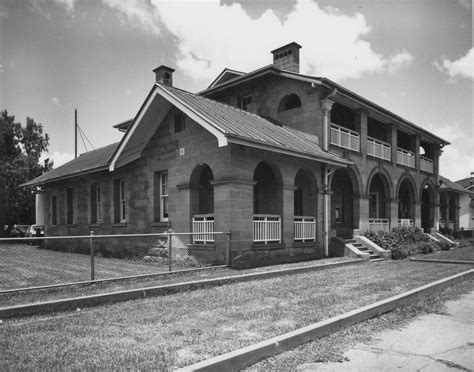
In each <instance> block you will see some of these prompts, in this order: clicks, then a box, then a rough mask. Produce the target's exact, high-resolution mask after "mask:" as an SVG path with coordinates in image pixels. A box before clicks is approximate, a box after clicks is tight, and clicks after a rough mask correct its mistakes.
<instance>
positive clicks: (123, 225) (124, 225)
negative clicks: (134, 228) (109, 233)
mask: <svg viewBox="0 0 474 372" xmlns="http://www.w3.org/2000/svg"><path fill="white" fill-rule="evenodd" d="M112 227H127V223H126V222H117V223H113V224H112Z"/></svg>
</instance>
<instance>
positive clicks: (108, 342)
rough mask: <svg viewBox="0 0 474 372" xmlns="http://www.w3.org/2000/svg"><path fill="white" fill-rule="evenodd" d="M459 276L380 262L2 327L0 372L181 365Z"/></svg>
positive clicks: (453, 269)
mask: <svg viewBox="0 0 474 372" xmlns="http://www.w3.org/2000/svg"><path fill="white" fill-rule="evenodd" d="M468 269H470V267H469V266H465V265H445V264H444V265H443V264H430V265H427V264H425V263H415V262H409V261H407V260H403V261H384V262H379V263H377V264H367V265H358V266H350V267H343V268H335V269H330V270H325V271H320V272H311V273H304V274H297V275H289V276H282V277H279V278H272V279H266V280H260V281H252V282H245V283H235V284H229V285H226V286H223V287H214V288H208V289H203V290H197V291H194V292H188V293H180V294H176V295H172V296H167V297H160V298H149V299H144V300H140V301H129V302H125V303H119V304H115V305H108V306H101V307H97V308H92V309H86V310H83V311H77V312H74V313H60V314H52V315H49V316H35V317H31V318H26V319H16V320H15V319H13V320H8V321H4V323H3V324H2V325H1V326H0V347H1V349H2V350H3V355H2V360H1V365H0V369H6V370H11V369H18V368H20V367H21V368H22V369H46V370H48V369H134V370H136V369H140V370H146V369H154V370H159V369H163V370H166V369H172V368H176V367H182V366H185V365H189V364H192V363H195V362H198V361H200V360H203V359H207V358H210V357H213V356H216V355H220V354H223V353H225V352H229V351H231V350H235V349H237V348H241V347H244V346H248V345H251V344H254V343H256V342H259V341H262V340H265V339H267V338H269V337H273V336H276V335H279V334H282V333H285V332H289V331H291V330H294V329H297V328H300V327H303V326H306V325H308V324H311V323H314V322H317V321H321V320H323V319H327V318H329V317H332V316H335V315H339V314H343V313H345V312H347V311H350V310H354V309H357V308H359V307H361V306H365V305H368V304H371V303H373V302H375V301H378V300H382V299H385V298H388V297H390V296H394V295H396V294H400V293H403V292H405V291H407V290H410V289H413V288H416V287H419V286H421V285H424V284H428V283H430V282H432V281H435V280H438V279H441V278H444V277H447V276H450V275H453V274H456V273H459V272H462V271H465V270H468ZM471 285H472V281H471Z"/></svg>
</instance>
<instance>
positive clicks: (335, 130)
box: [331, 124, 360, 152]
mask: <svg viewBox="0 0 474 372" xmlns="http://www.w3.org/2000/svg"><path fill="white" fill-rule="evenodd" d="M331 144H332V145H336V146H339V147H344V148H345V149H349V150H354V151H357V152H359V151H360V137H359V133H357V132H355V131H353V130H350V129H347V128H344V127H341V126H339V125H336V124H331Z"/></svg>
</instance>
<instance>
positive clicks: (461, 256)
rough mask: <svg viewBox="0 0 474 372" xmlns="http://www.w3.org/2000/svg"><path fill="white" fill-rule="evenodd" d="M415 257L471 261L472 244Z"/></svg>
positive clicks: (473, 250) (473, 257)
mask: <svg viewBox="0 0 474 372" xmlns="http://www.w3.org/2000/svg"><path fill="white" fill-rule="evenodd" d="M417 258H429V259H432V260H449V261H472V262H474V246H472V245H471V246H467V247H461V248H454V249H452V250H450V251H437V252H434V253H433V254H429V255H426V256H425V255H423V256H418V257H417Z"/></svg>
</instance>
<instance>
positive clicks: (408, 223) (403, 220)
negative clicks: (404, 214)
mask: <svg viewBox="0 0 474 372" xmlns="http://www.w3.org/2000/svg"><path fill="white" fill-rule="evenodd" d="M402 226H409V227H413V220H412V219H410V218H400V219H399V220H398V227H402Z"/></svg>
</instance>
